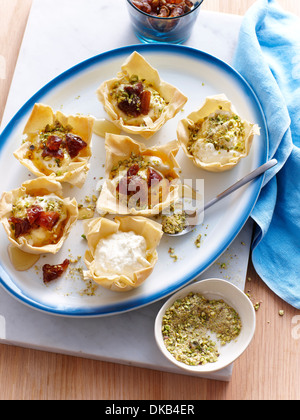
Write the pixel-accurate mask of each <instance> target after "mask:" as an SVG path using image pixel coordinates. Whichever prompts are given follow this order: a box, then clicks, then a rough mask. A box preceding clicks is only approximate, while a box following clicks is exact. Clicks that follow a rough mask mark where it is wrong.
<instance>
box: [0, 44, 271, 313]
mask: <svg viewBox="0 0 300 420" xmlns="http://www.w3.org/2000/svg"><path fill="white" fill-rule="evenodd" d="M133 51H138V52H139V53H140V54H142V55H143V56H144V57H145V58H146V60H147V61H149V62H150V64H151V65H152V66H153V67H155V68H156V69H157V70H158V71H159V74H160V77H161V78H162V79H163V80H165V81H167V82H169V83H171V84H173V85H175V86H176V87H178V88H179V89H180V90H181V91H182V92H183V93H184V94H185V95H186V96H187V97H188V102H187V103H186V105H185V107H184V110H183V112H179V113H178V114H177V116H176V117H175V118H173V119H172V120H170V121H168V122H167V123H166V124H165V126H164V127H163V128H162V129H161V130H160V131H159V132H158V133H157V134H155V135H154V136H153V137H152V138H151V139H149V140H141V141H143V142H144V143H145V142H146V144H147V146H153V145H154V144H157V143H160V144H163V143H166V142H168V141H171V140H174V139H175V138H176V127H177V124H178V121H179V120H180V119H181V118H183V117H185V116H187V115H188V114H189V113H190V112H191V111H193V110H194V109H196V108H198V107H199V106H200V105H201V104H202V103H203V102H204V99H205V98H206V97H207V96H210V95H216V94H220V93H224V94H225V95H226V96H227V97H228V99H229V100H230V101H231V102H232V103H233V104H234V106H235V108H236V109H237V110H238V113H239V114H240V115H241V116H242V117H243V118H244V119H247V120H248V121H250V122H253V123H256V124H258V125H259V126H260V129H261V130H260V132H261V134H260V136H255V138H254V140H253V144H252V147H251V151H250V153H249V155H248V156H247V157H246V158H244V159H242V161H240V163H239V164H238V165H236V167H235V168H234V169H232V170H231V171H227V172H223V173H211V172H206V171H203V170H201V169H199V168H197V167H195V166H194V165H192V164H191V161H190V160H188V158H187V157H186V156H185V155H184V153H183V151H182V150H180V151H179V153H178V155H177V160H178V162H179V164H180V166H181V169H182V172H181V178H182V179H183V180H190V181H189V182H190V184H191V185H192V187H196V186H197V185H196V184H194V183H196V180H199V179H201V180H204V200H205V202H206V201H208V200H210V199H212V198H213V197H215V196H216V195H217V194H218V193H220V192H221V191H223V190H225V189H226V188H227V187H228V186H230V185H231V184H233V183H234V182H235V181H237V180H238V179H240V178H241V177H242V176H244V175H246V174H247V173H248V172H250V171H252V170H253V169H255V168H256V167H258V166H259V165H262V164H263V163H265V162H266V160H267V152H268V134H267V128H266V123H265V118H264V114H263V111H262V109H261V106H260V103H259V99H258V98H257V97H256V95H255V94H254V92H253V91H252V89H251V88H250V86H249V85H248V84H247V82H246V81H245V80H244V79H243V78H242V77H241V76H240V75H239V73H237V72H236V71H235V70H234V69H233V68H232V67H230V66H229V65H228V64H226V63H224V62H223V61H221V60H219V59H217V58H216V57H213V56H212V55H209V54H207V53H204V52H202V51H199V50H196V49H193V48H190V47H186V46H178V45H169V44H157V45H156V44H153V45H152V44H144V45H131V46H127V47H123V48H119V49H115V50H112V51H108V52H105V53H103V54H100V55H97V56H95V57H92V58H90V59H88V60H86V61H84V62H82V63H80V64H78V65H76V66H74V67H72V68H71V69H69V70H67V71H66V72H64V73H62V74H60V75H59V76H57V77H56V78H55V79H53V80H51V81H50V82H49V83H48V84H47V85H45V86H44V87H43V88H42V89H40V90H39V91H38V92H37V93H36V94H35V95H34V96H33V97H31V98H30V99H29V100H28V101H27V102H26V103H25V104H24V105H23V106H22V108H21V109H20V110H19V111H18V112H17V114H16V115H15V116H14V117H13V118H12V120H11V121H10V122H9V123H8V125H7V126H6V128H5V129H4V130H3V132H2V134H1V139H0V140H1V141H0V147H1V149H0V168H1V172H2V174H5V176H2V177H1V179H0V193H2V192H3V191H10V190H12V189H14V188H18V187H19V186H20V185H21V184H22V183H23V182H24V181H26V180H28V179H32V177H33V175H32V174H30V173H29V172H28V171H27V169H26V168H25V167H23V166H22V165H20V164H19V162H18V161H17V160H16V159H15V158H14V157H13V152H14V151H15V150H16V149H17V148H18V147H19V145H20V143H21V138H22V132H23V129H24V126H25V124H26V121H27V119H28V117H29V115H30V113H31V110H32V107H33V106H34V104H35V103H36V102H40V103H45V104H47V105H50V106H51V107H52V108H53V109H54V110H61V111H62V112H64V113H65V114H72V113H82V114H90V115H93V116H94V117H96V118H99V119H100V118H108V117H107V115H106V113H105V111H104V109H103V107H102V105H101V104H100V103H99V101H98V99H97V97H96V93H95V92H96V89H97V88H98V87H99V85H100V84H101V82H102V81H104V80H107V79H111V78H112V77H114V76H115V75H116V74H117V72H118V71H119V70H120V67H121V65H122V64H123V62H124V61H125V60H126V59H127V57H128V56H129V55H130V54H131V53H132V52H133ZM92 152H93V156H92V158H91V167H90V171H89V174H88V178H87V181H86V183H85V186H84V187H83V188H82V189H77V188H70V186H68V185H67V184H64V185H63V189H64V195H65V196H71V197H73V196H74V197H75V198H76V199H77V201H78V202H79V203H84V198H85V196H92V195H93V194H95V192H96V188H97V184H98V183H99V179H100V178H101V177H103V176H104V167H103V165H104V163H105V149H104V139H103V138H101V137H98V136H97V135H95V134H94V135H93V139H92ZM262 183H263V176H261V177H260V178H258V179H256V180H255V181H253V182H252V183H251V184H249V185H247V186H245V187H243V188H242V189H240V190H239V191H236V192H235V193H234V194H232V195H231V196H230V197H228V198H226V199H224V200H222V202H220V203H219V204H216V205H215V206H214V207H213V208H211V209H209V210H207V212H206V213H205V215H204V220H203V223H201V224H200V225H199V226H198V227H197V228H196V229H195V231H194V232H192V233H190V234H188V235H185V236H182V237H178V238H176V237H175V238H171V237H168V236H163V238H162V240H161V243H160V245H159V247H158V249H157V251H158V262H157V264H156V266H155V268H154V271H153V272H152V274H151V275H150V277H148V279H147V280H146V281H145V282H144V283H143V284H142V285H141V286H140V287H139V288H136V289H134V290H132V291H130V292H126V293H118V292H113V291H110V290H107V289H104V288H102V287H101V286H99V287H97V288H96V290H94V287H93V285H91V284H88V283H87V282H86V281H84V280H83V279H82V276H81V273H82V270H85V269H86V267H85V265H84V262H83V256H84V253H85V250H86V247H87V244H86V241H85V240H84V239H83V238H82V236H81V235H82V234H83V226H82V222H81V221H78V222H77V224H76V226H75V227H74V228H73V229H72V231H71V233H70V235H69V237H68V239H67V240H66V242H65V244H64V246H63V248H62V249H61V250H60V251H59V253H58V254H56V255H45V256H43V257H41V258H40V260H39V261H38V262H37V263H36V264H35V266H34V267H32V268H31V269H29V270H27V271H22V272H20V271H16V270H15V268H14V266H13V265H12V263H11V261H10V258H9V255H8V251H7V248H8V245H9V241H8V239H7V236H6V234H5V231H4V229H1V231H0V241H1V249H0V283H1V285H2V286H3V287H4V289H5V290H6V291H7V292H8V293H10V294H11V295H12V296H14V297H15V298H17V299H18V300H19V301H21V302H22V303H24V304H26V305H29V306H30V307H32V308H34V309H37V310H41V311H44V312H46V313H49V314H53V315H59V316H66V317H80V318H82V317H100V316H107V315H113V314H118V313H122V312H126V311H130V310H134V309H137V308H140V307H142V306H145V305H148V304H150V303H152V302H155V301H157V300H159V299H162V298H164V297H166V296H168V295H170V294H172V293H173V292H175V291H177V290H178V289H180V288H181V287H183V286H184V285H186V284H188V283H190V282H191V281H193V280H194V279H195V278H197V277H198V276H199V275H200V274H201V273H203V272H204V271H205V270H206V269H207V268H208V267H209V266H210V265H211V264H213V262H214V261H215V260H216V259H217V258H218V257H219V256H220V255H221V254H222V253H223V252H224V251H225V250H226V248H227V247H228V246H229V245H230V244H231V242H232V241H233V240H234V239H235V237H236V236H237V235H238V233H239V232H240V230H241V229H242V227H243V226H244V224H245V223H246V221H247V220H248V218H249V216H250V214H251V211H252V209H253V207H254V206H255V203H256V201H257V198H258V196H259V193H260V190H261V186H262ZM199 234H201V237H202V241H201V246H200V248H198V247H196V246H195V239H196V238H197V236H198V235H199ZM170 248H174V251H175V254H176V255H177V257H178V259H177V261H175V259H174V258H171V257H170V253H169V249H170ZM79 257H81V258H79ZM65 258H71V259H72V260H75V262H74V263H73V264H71V266H72V269H71V270H70V271H68V272H67V273H66V275H64V276H62V277H61V278H59V279H57V280H55V281H53V282H51V283H49V284H48V285H45V284H44V283H43V280H42V265H44V264H46V263H49V264H58V263H61V262H62V261H63V260H64V259H65Z"/></svg>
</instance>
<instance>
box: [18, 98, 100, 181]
mask: <svg viewBox="0 0 300 420" xmlns="http://www.w3.org/2000/svg"><path fill="white" fill-rule="evenodd" d="M93 123H94V118H92V117H86V116H82V115H70V116H66V115H64V114H63V113H62V112H60V111H57V112H56V113H54V111H53V110H52V108H51V107H50V106H48V105H43V104H35V105H34V107H33V110H32V113H31V115H30V117H29V119H28V121H27V124H26V126H25V128H24V132H23V134H24V142H23V144H22V146H21V147H20V148H19V149H18V150H16V151H15V153H14V156H15V157H16V158H17V159H18V160H19V162H20V163H22V165H24V166H25V167H26V168H28V169H29V170H30V171H31V172H32V173H34V174H35V175H36V176H38V177H39V176H50V177H51V178H52V179H54V180H56V181H59V182H68V183H70V184H72V185H75V186H77V187H82V185H83V184H84V182H85V179H86V176H87V173H88V170H89V160H90V157H91V147H90V146H91V138H92V133H93V131H92V130H93Z"/></svg>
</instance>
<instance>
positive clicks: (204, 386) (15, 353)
mask: <svg viewBox="0 0 300 420" xmlns="http://www.w3.org/2000/svg"><path fill="white" fill-rule="evenodd" d="M254 2H255V1H254V0H206V1H204V3H203V5H202V8H203V9H204V10H212V11H217V12H225V13H235V14H239V15H244V14H245V12H246V11H247V9H248V8H249V7H250V6H251V5H252V4H253V3H254ZM31 3H32V0H0V121H1V118H2V115H3V111H4V107H5V103H6V99H7V94H8V92H9V88H10V83H11V79H12V76H13V72H14V68H15V64H16V60H17V57H18V52H19V48H20V45H21V42H22V37H23V34H24V30H25V26H26V22H27V18H28V15H29V12H30V7H31ZM278 4H280V5H281V6H282V7H283V8H284V9H286V10H288V11H290V12H293V13H295V14H296V15H298V16H300V2H299V0H278ZM245 291H247V292H249V293H250V296H251V299H252V301H253V303H254V304H255V303H257V302H260V307H259V309H258V310H257V312H256V316H257V328H256V332H255V336H254V339H253V341H252V342H251V344H250V346H249V347H248V349H247V350H246V352H245V353H244V354H243V355H242V356H241V357H240V358H239V359H238V360H237V361H236V362H235V363H234V368H233V375H232V379H231V381H230V382H228V383H227V382H220V381H213V380H209V379H202V378H195V377H189V376H185V375H177V374H170V373H164V372H160V371H154V370H148V369H141V368H137V367H129V366H124V365H120V364H113V363H106V362H101V361H95V360H87V359H83V358H79V357H73V356H66V355H61V354H53V353H47V352H42V351H36V350H31V349H23V348H19V347H14V346H8V345H4V344H1V345H0V400H94V399H96V400H110V401H111V400H118V399H119V400H148V401H149V400H160V401H161V400H230V399H232V400H254V399H260V400H270V399H271V400H279V399H280V400H283V399H286V400H287V399H288V400H295V399H299V398H300V311H299V310H296V309H295V308H293V307H291V306H290V305H288V304H286V303H285V302H283V301H282V300H281V299H280V298H278V297H277V296H276V295H275V294H274V293H273V292H272V291H271V290H270V289H268V287H267V286H266V285H265V284H264V283H263V281H262V280H261V279H260V278H259V277H258V276H257V274H256V273H255V270H254V269H253V267H252V266H251V263H250V265H249V269H248V275H247V282H246V287H245ZM280 310H284V315H283V316H280V315H279V311H280Z"/></svg>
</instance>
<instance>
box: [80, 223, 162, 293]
mask: <svg viewBox="0 0 300 420" xmlns="http://www.w3.org/2000/svg"><path fill="white" fill-rule="evenodd" d="M85 235H86V238H87V241H88V246H89V250H88V251H87V252H86V254H85V264H86V266H87V268H88V271H86V272H84V277H85V278H87V279H93V280H94V281H95V282H96V283H98V284H100V285H101V286H102V287H105V288H107V289H110V290H113V291H117V292H127V291H129V290H132V289H134V288H136V287H139V286H140V285H141V284H142V283H143V282H144V281H145V280H146V279H147V278H148V277H149V275H150V274H151V273H152V271H153V269H154V266H155V264H156V262H157V259H158V254H157V251H156V248H157V246H158V245H159V242H160V239H161V236H162V230H161V225H160V224H159V223H156V222H154V221H152V220H150V219H148V218H145V217H141V216H125V217H115V220H114V221H112V220H109V219H106V218H98V219H93V220H91V221H89V222H86V223H85Z"/></svg>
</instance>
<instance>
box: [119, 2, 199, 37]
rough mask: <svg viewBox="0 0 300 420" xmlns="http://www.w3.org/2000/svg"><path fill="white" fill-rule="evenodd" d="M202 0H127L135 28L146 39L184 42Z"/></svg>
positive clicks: (136, 32) (189, 33)
mask: <svg viewBox="0 0 300 420" xmlns="http://www.w3.org/2000/svg"><path fill="white" fill-rule="evenodd" d="M202 2H203V0H127V6H128V11H129V15H130V18H131V22H132V25H133V29H134V32H135V35H136V36H137V38H138V39H139V40H140V41H141V42H143V43H158V42H169V43H172V44H182V43H183V42H185V41H186V40H187V39H188V38H189V37H190V35H191V32H192V29H193V27H194V24H195V22H196V19H197V16H198V13H199V10H200V5H201V4H202Z"/></svg>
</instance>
